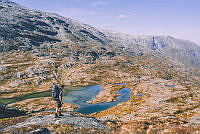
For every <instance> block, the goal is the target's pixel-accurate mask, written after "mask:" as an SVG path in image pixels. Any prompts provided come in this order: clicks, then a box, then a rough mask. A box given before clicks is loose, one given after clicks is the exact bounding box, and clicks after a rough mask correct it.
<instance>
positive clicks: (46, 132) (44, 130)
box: [28, 128, 50, 134]
mask: <svg viewBox="0 0 200 134" xmlns="http://www.w3.org/2000/svg"><path fill="white" fill-rule="evenodd" d="M28 134H50V131H49V130H48V129H47V128H40V129H37V130H34V131H31V132H29V133H28Z"/></svg>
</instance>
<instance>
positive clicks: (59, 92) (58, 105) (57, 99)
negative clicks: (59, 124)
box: [52, 83, 64, 118]
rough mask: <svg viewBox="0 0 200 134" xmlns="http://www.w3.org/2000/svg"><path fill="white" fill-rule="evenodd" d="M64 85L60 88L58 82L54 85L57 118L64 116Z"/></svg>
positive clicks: (53, 92) (53, 94) (53, 93)
mask: <svg viewBox="0 0 200 134" xmlns="http://www.w3.org/2000/svg"><path fill="white" fill-rule="evenodd" d="M63 88H64V85H61V87H60V88H59V87H58V85H57V84H56V83H54V84H53V85H52V97H53V100H54V101H55V104H56V113H55V118H60V116H63V115H62V114H61V107H62V104H63V102H62V93H63Z"/></svg>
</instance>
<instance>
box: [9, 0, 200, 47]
mask: <svg viewBox="0 0 200 134" xmlns="http://www.w3.org/2000/svg"><path fill="white" fill-rule="evenodd" d="M12 1H14V2H16V3H18V4H21V5H23V6H25V7H28V8H33V9H38V10H41V11H45V12H51V13H57V14H59V15H62V16H64V17H68V18H72V19H75V20H78V21H81V22H83V23H86V24H89V25H92V26H94V27H97V28H101V29H107V30H112V31H116V32H122V33H127V34H132V35H170V36H173V37H176V38H181V39H186V40H191V41H193V42H195V43H197V44H198V45H200V0H12Z"/></svg>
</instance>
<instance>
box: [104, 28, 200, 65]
mask: <svg viewBox="0 0 200 134" xmlns="http://www.w3.org/2000/svg"><path fill="white" fill-rule="evenodd" d="M103 32H104V33H105V34H106V35H107V36H108V37H109V38H110V39H112V40H113V41H116V42H118V44H119V47H121V48H123V50H124V51H126V53H129V54H137V55H142V54H143V53H149V54H150V53H155V52H156V53H157V54H158V56H167V57H170V58H172V59H175V60H177V61H181V62H182V63H184V64H186V65H192V66H193V67H198V68H199V67H200V47H199V46H198V45H197V44H195V43H193V42H191V41H188V40H182V39H176V38H174V37H171V36H153V35H149V36H133V35H128V34H122V33H116V32H111V31H106V30H103Z"/></svg>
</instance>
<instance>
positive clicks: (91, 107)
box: [0, 83, 130, 114]
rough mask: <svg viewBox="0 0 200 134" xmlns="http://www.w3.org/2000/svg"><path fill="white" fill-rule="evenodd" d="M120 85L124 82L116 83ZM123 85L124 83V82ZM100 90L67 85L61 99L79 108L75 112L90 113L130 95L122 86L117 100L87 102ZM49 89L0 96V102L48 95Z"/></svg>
mask: <svg viewBox="0 0 200 134" xmlns="http://www.w3.org/2000/svg"><path fill="white" fill-rule="evenodd" d="M118 84H120V85H122V84H124V83H118ZM124 85H125V84H124ZM100 91H101V85H96V86H88V87H77V88H74V87H67V88H66V89H64V92H63V101H64V102H67V103H71V104H74V105H76V106H78V107H79V108H78V109H77V110H76V112H80V113H83V114H91V113H95V112H100V111H102V110H106V109H108V108H110V107H113V106H115V105H117V104H118V103H120V102H126V101H128V100H129V97H130V90H129V88H123V89H121V90H120V91H118V92H117V94H119V95H120V96H118V97H117V100H116V101H114V102H103V103H99V104H88V103H87V101H89V100H93V99H95V97H96V95H97V94H98V93H99V92H100ZM50 96H51V90H49V91H45V92H37V93H31V94H27V95H24V96H19V97H13V98H0V102H3V103H5V104H10V103H14V102H18V101H23V100H26V99H31V98H40V97H50Z"/></svg>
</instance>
